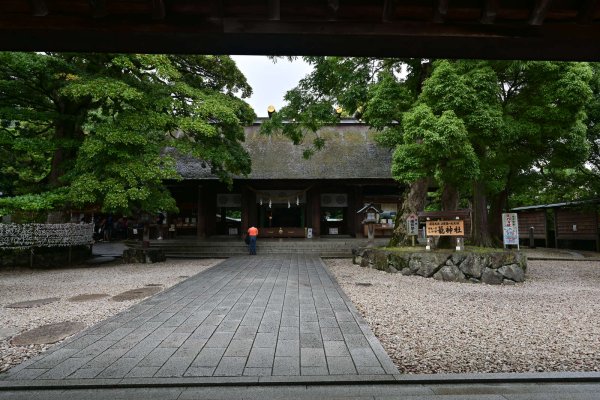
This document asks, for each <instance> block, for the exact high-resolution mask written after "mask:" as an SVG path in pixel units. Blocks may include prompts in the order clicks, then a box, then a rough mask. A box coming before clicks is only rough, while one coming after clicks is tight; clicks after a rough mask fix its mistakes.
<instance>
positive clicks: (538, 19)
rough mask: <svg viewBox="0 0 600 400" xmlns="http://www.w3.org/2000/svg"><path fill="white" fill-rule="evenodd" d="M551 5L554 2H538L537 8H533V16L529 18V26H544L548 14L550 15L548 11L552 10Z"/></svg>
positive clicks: (540, 0)
mask: <svg viewBox="0 0 600 400" xmlns="http://www.w3.org/2000/svg"><path fill="white" fill-rule="evenodd" d="M551 3H552V0H536V1H535V6H534V7H533V10H532V11H531V16H530V18H529V25H534V26H539V25H542V24H543V23H544V20H545V19H546V14H548V9H549V8H550V4H551Z"/></svg>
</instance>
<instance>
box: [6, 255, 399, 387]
mask: <svg viewBox="0 0 600 400" xmlns="http://www.w3.org/2000/svg"><path fill="white" fill-rule="evenodd" d="M149 268H160V265H157V266H151V267H149ZM395 374H398V371H397V369H396V368H395V366H394V365H393V363H392V362H391V360H390V359H389V357H388V356H387V354H386V353H385V352H384V350H383V348H382V347H381V344H380V343H379V341H378V340H377V339H376V338H375V336H374V335H373V333H372V332H371V331H370V329H369V327H368V325H367V324H366V322H365V321H364V320H363V319H362V318H361V317H360V316H359V315H358V314H357V312H356V310H355V309H354V306H353V305H352V304H351V302H350V300H349V299H348V298H347V297H346V296H345V295H344V294H343V292H342V290H341V288H340V287H339V285H338V284H337V282H335V281H334V280H333V279H332V277H331V276H330V275H329V273H328V271H327V269H326V267H325V266H324V264H323V262H322V261H321V259H320V258H318V257H316V256H306V255H266V256H256V257H248V256H246V257H234V258H230V259H228V260H226V261H224V262H222V263H220V264H218V265H217V266H215V267H213V268H211V269H209V270H207V271H204V272H203V273H201V274H198V275H196V276H193V277H191V278H189V279H187V280H186V281H184V282H182V283H180V284H178V285H176V286H174V287H172V288H170V289H168V290H166V291H164V292H161V293H159V294H157V295H156V296H154V297H152V298H150V299H148V300H146V301H144V302H142V303H139V304H137V305H135V306H134V307H132V308H131V309H129V310H127V311H125V312H123V313H121V314H119V315H117V316H115V317H113V318H110V319H108V320H106V321H103V322H101V323H99V324H97V325H95V326H93V327H91V328H89V329H87V330H86V331H84V332H82V333H80V334H79V335H77V336H76V337H75V338H73V339H71V340H69V341H68V342H66V343H63V344H61V345H60V346H57V347H56V348H54V349H52V350H50V351H49V352H48V353H45V354H43V355H41V356H38V357H36V358H34V359H33V360H30V361H28V362H25V363H23V364H21V365H19V366H17V367H15V368H13V369H11V370H9V371H8V372H7V373H5V374H2V375H0V387H2V386H4V387H5V388H6V387H7V385H8V386H10V385H11V384H12V385H33V386H36V385H40V386H44V385H90V384H93V385H115V384H116V385H126V384H139V383H140V382H141V383H144V382H145V383H148V384H153V383H161V384H162V383H165V382H174V381H173V379H177V382H179V383H183V382H186V383H198V382H204V383H206V382H207V381H215V378H217V377H218V381H219V382H226V381H227V379H229V381H230V382H238V383H243V382H248V383H252V382H259V381H260V382H271V383H275V382H296V383H299V382H304V381H313V382H314V381H355V380H363V381H367V380H393V379H394V376H393V375H395ZM2 381H4V384H3V383H2Z"/></svg>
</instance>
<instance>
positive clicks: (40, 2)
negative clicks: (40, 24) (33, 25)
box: [29, 0, 48, 17]
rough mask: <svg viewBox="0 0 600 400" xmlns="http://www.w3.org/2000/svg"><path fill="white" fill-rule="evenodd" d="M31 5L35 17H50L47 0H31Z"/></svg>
mask: <svg viewBox="0 0 600 400" xmlns="http://www.w3.org/2000/svg"><path fill="white" fill-rule="evenodd" d="M29 4H31V8H32V14H33V16H34V17H45V16H46V15H48V5H47V4H46V0H29Z"/></svg>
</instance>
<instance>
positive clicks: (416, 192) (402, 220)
mask: <svg viewBox="0 0 600 400" xmlns="http://www.w3.org/2000/svg"><path fill="white" fill-rule="evenodd" d="M428 183H429V181H428V179H427V178H423V179H419V180H418V181H416V182H414V183H412V184H411V185H410V189H409V190H408V191H407V192H405V194H404V196H403V199H402V200H403V201H402V208H401V210H400V212H399V213H398V214H397V215H396V221H395V226H394V233H393V234H392V238H391V239H390V243H389V246H390V247H396V246H408V245H411V244H412V240H411V238H410V236H408V235H407V234H406V233H407V232H406V219H407V218H408V216H409V215H410V214H416V213H418V212H419V211H423V208H425V200H426V199H427V188H428V186H429V185H428Z"/></svg>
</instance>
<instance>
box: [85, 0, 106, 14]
mask: <svg viewBox="0 0 600 400" xmlns="http://www.w3.org/2000/svg"><path fill="white" fill-rule="evenodd" d="M89 2H90V7H92V17H93V18H104V17H106V16H107V15H108V10H107V9H106V0H89Z"/></svg>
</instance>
